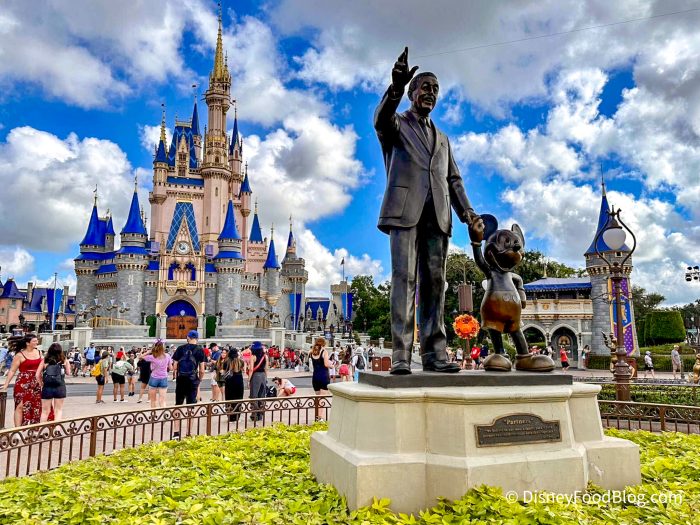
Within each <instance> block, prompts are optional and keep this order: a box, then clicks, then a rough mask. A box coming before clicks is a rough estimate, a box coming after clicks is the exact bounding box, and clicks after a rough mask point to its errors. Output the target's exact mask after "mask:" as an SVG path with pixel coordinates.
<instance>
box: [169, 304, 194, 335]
mask: <svg viewBox="0 0 700 525" xmlns="http://www.w3.org/2000/svg"><path fill="white" fill-rule="evenodd" d="M165 315H167V316H168V320H167V325H166V331H165V336H166V337H167V338H168V339H185V338H186V337H187V332H189V331H190V330H196V329H197V310H195V308H194V306H193V305H192V303H190V302H189V301H185V300H179V301H173V302H172V303H170V304H169V305H168V306H167V307H166V308H165Z"/></svg>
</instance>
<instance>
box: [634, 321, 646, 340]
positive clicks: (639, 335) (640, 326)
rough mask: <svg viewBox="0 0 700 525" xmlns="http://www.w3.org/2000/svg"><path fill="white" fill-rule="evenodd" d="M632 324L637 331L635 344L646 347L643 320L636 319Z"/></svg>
mask: <svg viewBox="0 0 700 525" xmlns="http://www.w3.org/2000/svg"><path fill="white" fill-rule="evenodd" d="M634 324H635V328H636V330H637V344H638V345H639V346H646V344H647V343H646V339H644V319H637V320H635V323H634Z"/></svg>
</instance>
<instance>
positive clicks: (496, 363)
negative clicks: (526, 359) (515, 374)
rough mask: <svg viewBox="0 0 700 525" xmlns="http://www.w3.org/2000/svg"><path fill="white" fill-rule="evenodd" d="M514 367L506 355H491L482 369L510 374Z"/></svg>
mask: <svg viewBox="0 0 700 525" xmlns="http://www.w3.org/2000/svg"><path fill="white" fill-rule="evenodd" d="M512 366H513V365H512V364H511V362H510V359H508V358H507V357H506V356H505V354H491V355H490V356H488V357H487V358H486V359H484V362H483V363H482V368H483V369H484V370H487V371H489V372H510V369H511V367H512Z"/></svg>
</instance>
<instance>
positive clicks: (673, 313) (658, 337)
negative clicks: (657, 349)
mask: <svg viewBox="0 0 700 525" xmlns="http://www.w3.org/2000/svg"><path fill="white" fill-rule="evenodd" d="M682 341H685V325H684V324H683V316H682V315H681V312H679V311H678V310H658V311H653V312H649V313H648V314H647V315H646V316H645V317H644V343H645V344H652V345H657V344H663V343H680V342H682Z"/></svg>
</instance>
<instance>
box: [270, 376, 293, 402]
mask: <svg viewBox="0 0 700 525" xmlns="http://www.w3.org/2000/svg"><path fill="white" fill-rule="evenodd" d="M272 382H273V383H274V384H275V385H277V396H278V397H288V396H293V395H294V394H296V393H297V387H295V386H294V385H293V384H292V382H291V381H290V380H289V379H281V378H279V377H274V378H272Z"/></svg>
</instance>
